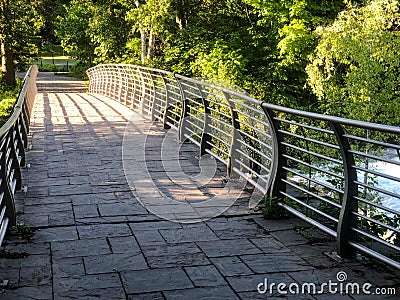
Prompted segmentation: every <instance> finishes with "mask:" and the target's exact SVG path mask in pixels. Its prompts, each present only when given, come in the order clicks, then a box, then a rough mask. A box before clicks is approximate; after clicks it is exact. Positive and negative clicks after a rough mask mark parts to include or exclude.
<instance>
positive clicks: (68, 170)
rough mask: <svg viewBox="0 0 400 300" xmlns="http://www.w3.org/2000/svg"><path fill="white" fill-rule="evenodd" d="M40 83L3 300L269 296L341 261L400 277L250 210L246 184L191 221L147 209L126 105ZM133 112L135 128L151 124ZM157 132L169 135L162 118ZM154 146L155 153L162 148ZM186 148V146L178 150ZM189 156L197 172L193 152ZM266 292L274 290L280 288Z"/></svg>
mask: <svg viewBox="0 0 400 300" xmlns="http://www.w3.org/2000/svg"><path fill="white" fill-rule="evenodd" d="M38 87H39V94H38V96H37V100H36V103H35V108H34V112H33V116H32V122H31V134H32V137H31V139H30V141H31V143H32V149H31V150H30V151H28V157H27V161H28V162H29V163H30V168H27V169H25V170H24V173H23V176H24V179H25V181H24V182H25V184H27V185H28V191H27V193H26V194H22V193H21V194H19V196H18V198H17V205H18V207H17V208H18V211H19V214H20V215H19V216H18V219H19V221H20V222H23V221H24V222H26V223H27V224H29V226H30V229H31V231H32V232H29V230H27V231H28V232H27V233H25V234H24V233H20V234H17V233H14V234H13V235H12V236H10V237H9V238H8V240H7V244H6V246H5V250H4V251H3V252H2V254H1V258H0V277H3V278H5V279H8V280H9V283H8V286H7V287H6V288H5V289H4V290H3V291H2V292H0V298H1V299H13V300H14V299H265V298H266V296H267V295H268V294H267V295H260V294H258V293H257V285H258V284H259V283H261V282H264V279H265V278H266V279H268V282H269V283H276V284H279V283H280V282H283V283H286V284H288V285H289V284H290V283H299V284H301V283H304V282H310V283H323V282H328V281H329V280H332V281H336V275H337V273H338V272H339V271H343V272H346V273H347V276H348V281H349V282H356V283H360V284H361V283H364V282H371V283H372V284H373V286H374V287H379V286H386V287H387V286H399V282H400V281H399V278H398V277H396V274H394V275H393V274H391V273H390V272H388V271H387V270H384V269H381V270H382V271H379V270H377V269H376V266H374V265H373V264H371V263H367V262H360V261H356V260H354V261H346V263H338V262H336V261H335V260H332V259H329V258H328V257H326V256H325V255H324V254H323V252H325V251H331V250H332V249H333V244H332V242H329V241H328V240H326V238H324V236H323V235H322V234H321V235H318V236H313V237H312V239H311V241H310V240H308V239H306V238H304V237H303V236H302V235H300V234H298V233H297V232H296V231H294V230H292V229H293V226H294V225H295V224H299V226H304V224H301V223H300V222H299V221H296V220H293V219H291V220H284V221H265V220H263V219H262V217H261V216H260V215H259V214H256V213H252V212H250V211H248V210H247V209H246V208H245V206H244V205H243V203H246V201H247V200H246V197H247V196H246V194H243V195H241V196H240V199H239V201H238V202H237V203H235V205H234V206H233V207H232V208H231V209H229V210H228V211H226V212H225V213H224V214H223V215H221V216H219V217H216V218H213V219H211V220H208V221H204V222H198V223H194V224H181V223H174V222H170V221H166V220H163V219H161V218H159V217H157V216H156V215H154V214H152V213H149V212H148V211H147V210H146V208H145V207H143V206H142V205H141V203H140V202H139V201H138V200H137V197H144V198H146V197H149V195H151V193H150V192H149V193H150V194H148V195H147V196H146V195H145V196H143V193H144V192H143V190H141V186H140V185H138V183H137V182H132V183H131V187H135V184H136V185H138V186H137V188H138V189H137V190H136V191H134V194H133V193H132V191H131V188H130V186H129V185H128V183H127V181H126V177H125V174H124V171H123V162H122V150H121V149H122V146H121V145H122V142H123V136H124V131H125V127H126V125H127V123H128V120H129V119H130V118H131V117H132V112H131V111H130V110H129V109H127V108H126V107H124V106H122V105H120V104H118V103H116V102H114V101H111V100H108V99H107V98H104V97H98V96H95V95H89V94H86V93H85V86H84V85H83V83H82V82H79V81H76V80H74V79H71V78H65V77H54V76H52V75H49V74H47V73H42V74H40V75H39V77H38ZM134 117H135V118H136V121H135V122H134V124H135V126H137V128H138V130H140V129H143V130H144V129H146V128H148V126H149V125H148V122H147V121H145V120H143V119H141V118H140V117H139V116H136V115H134ZM153 132H154V133H158V134H159V135H161V136H163V135H164V134H165V131H163V130H162V129H161V128H159V127H158V128H153ZM155 136H157V135H155ZM151 145H153V146H154V149H153V150H154V151H153V152H152V149H151V148H150V150H149V151H150V154H153V155H154V153H156V152H157V149H156V148H157V147H158V146H157V143H156V142H154V144H151ZM190 147H191V146H190V145H184V146H183V149H182V150H181V152H182V155H183V156H184V155H185V153H186V154H187V153H189V152H191V151H193V149H192V148H190ZM149 160H150V158H149ZM185 161H186V162H187V163H188V164H187V165H186V167H187V168H189V169H191V168H192V169H191V172H194V173H195V172H196V170H195V168H196V166H193V165H192V164H193V163H194V162H195V161H193V159H190V158H187V159H186V160H185ZM136 162H137V164H138V165H137V168H134V169H136V170H140V168H141V167H143V166H141V165H140V161H138V160H137V161H136ZM130 163H134V161H133V160H132V161H131V162H130ZM159 164H160V161H159V159H158V160H157V159H155V160H154V162H153V165H152V164H151V163H150V164H149V166H150V169H152V168H153V170H154V171H155V172H157V168H158V166H159ZM147 169H149V167H147ZM189 171H190V170H189ZM153 175H154V174H153ZM217 175H218V174H217ZM220 175H221V174H219V175H218V176H220ZM218 176H217V177H216V178H214V180H213V181H212V182H211V183H210V186H209V188H208V189H207V190H198V191H194V190H191V191H190V192H188V191H187V190H184V191H182V189H178V188H176V187H175V186H173V185H171V184H170V183H168V182H167V183H164V186H163V191H166V192H167V193H169V195H170V196H172V197H176V198H179V197H187V198H190V197H192V198H196V197H199V199H201V197H202V196H204V194H209V193H211V192H212V189H214V192H215V189H221V188H222V185H221V182H222V179H221V178H222V177H221V178H218ZM221 176H222V175H221ZM154 178H156V179H157V177H154ZM154 178H153V179H154ZM160 178H165V177H164V176H163V175H162V176H159V177H158V179H160ZM160 182H161V180H160ZM141 193H142V194H141ZM150 198H151V197H150ZM20 228H21V229H24V226H22V227H20ZM298 228H300V227H298ZM25 229H29V228H25ZM326 292H327V291H326ZM273 295H274V296H276V297H277V296H279V294H278V292H277V291H276V289H274V294H273ZM292 297H293V298H296V299H298V298H299V296H295V295H293V296H292ZM303 297H304V299H325V298H327V299H333V298H332V297H333V296H332V295H326V294H325V295H317V296H310V295H304V296H303ZM338 297H339V296H338ZM346 298H347V299H352V298H351V297H350V296H345V297H344V299H346ZM353 298H356V299H358V298H360V299H361V298H362V296H359V297H357V296H353ZM389 298H390V297H388V298H385V299H389ZM341 299H342V297H341ZM393 299H394V298H393Z"/></svg>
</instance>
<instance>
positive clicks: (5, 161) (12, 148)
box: [0, 66, 38, 246]
mask: <svg viewBox="0 0 400 300" xmlns="http://www.w3.org/2000/svg"><path fill="white" fill-rule="evenodd" d="M37 73H38V68H37V66H32V67H31V68H30V69H29V71H28V72H27V73H26V76H25V79H24V82H23V85H22V88H21V91H20V92H19V95H18V99H17V101H16V102H15V104H14V108H13V112H12V114H11V116H10V118H9V119H8V120H7V122H6V123H5V124H4V125H3V126H2V127H1V128H0V246H1V245H2V242H3V239H4V236H5V234H6V232H7V229H8V228H9V227H11V226H14V225H15V224H16V211H15V201H14V195H15V192H16V191H18V190H20V189H21V187H22V177H21V167H23V166H25V149H26V148H27V147H28V133H29V122H30V117H31V112H32V107H33V103H34V101H35V97H36V93H37V89H36V76H37Z"/></svg>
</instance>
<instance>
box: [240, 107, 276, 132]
mask: <svg viewBox="0 0 400 300" xmlns="http://www.w3.org/2000/svg"><path fill="white" fill-rule="evenodd" d="M237 113H238V115H239V119H240V115H242V116H245V117H246V118H249V119H251V120H253V121H254V122H255V123H256V124H262V125H264V126H266V127H267V128H268V129H269V128H270V127H271V126H270V125H269V124H268V123H266V122H264V121H263V120H260V119H259V118H257V117H253V116H250V115H248V114H246V113H244V112H242V111H238V112H237ZM260 116H263V117H264V118H265V115H264V114H261V113H260ZM260 116H259V117H260ZM242 122H244V121H242ZM247 124H248V126H249V127H252V125H251V124H249V123H247Z"/></svg>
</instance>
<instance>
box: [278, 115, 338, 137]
mask: <svg viewBox="0 0 400 300" xmlns="http://www.w3.org/2000/svg"><path fill="white" fill-rule="evenodd" d="M274 120H277V121H279V122H283V123H287V124H291V125H295V126H299V127H303V128H307V129H311V130H315V131H319V132H322V133H327V134H330V135H334V134H335V133H334V132H333V131H332V130H328V129H324V128H319V127H315V126H311V125H307V124H302V123H298V122H295V121H290V120H286V119H282V118H278V117H274Z"/></svg>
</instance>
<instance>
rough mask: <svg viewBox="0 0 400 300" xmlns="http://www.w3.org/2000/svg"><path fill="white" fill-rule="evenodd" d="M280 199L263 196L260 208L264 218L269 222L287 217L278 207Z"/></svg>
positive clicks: (283, 210)
mask: <svg viewBox="0 0 400 300" xmlns="http://www.w3.org/2000/svg"><path fill="white" fill-rule="evenodd" d="M280 201H281V199H279V198H277V197H269V196H264V199H263V201H262V202H261V205H260V208H261V212H262V213H263V215H264V217H265V218H266V219H269V220H277V219H283V218H287V217H288V213H287V211H286V210H285V209H284V208H282V206H280V205H278V203H279V202H280Z"/></svg>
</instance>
